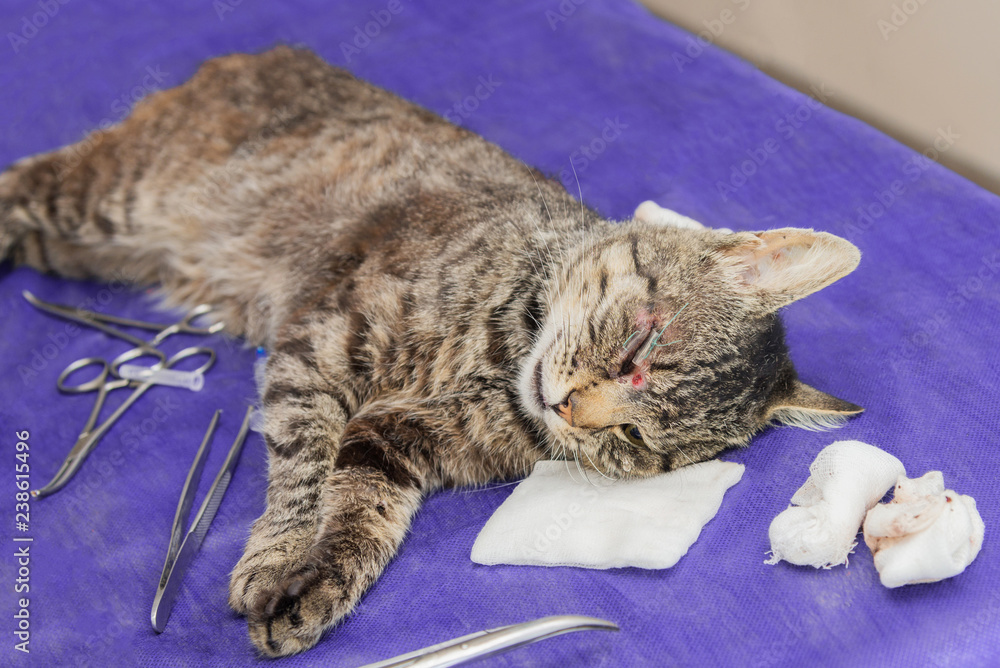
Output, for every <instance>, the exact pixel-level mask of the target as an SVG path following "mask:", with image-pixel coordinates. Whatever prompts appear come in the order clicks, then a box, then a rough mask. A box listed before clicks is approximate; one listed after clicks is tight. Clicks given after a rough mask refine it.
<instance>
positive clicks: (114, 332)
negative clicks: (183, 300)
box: [21, 290, 225, 368]
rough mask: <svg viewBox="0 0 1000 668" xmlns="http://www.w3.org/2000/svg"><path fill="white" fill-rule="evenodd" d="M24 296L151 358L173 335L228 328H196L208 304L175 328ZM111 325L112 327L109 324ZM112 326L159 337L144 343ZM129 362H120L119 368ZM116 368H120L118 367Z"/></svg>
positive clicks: (27, 295) (200, 306)
mask: <svg viewBox="0 0 1000 668" xmlns="http://www.w3.org/2000/svg"><path fill="white" fill-rule="evenodd" d="M21 294H22V295H23V296H24V298H25V299H27V300H28V303H29V304H31V305H32V306H34V307H35V308H37V309H39V310H42V311H45V312H46V313H51V314H52V315H55V316H58V317H60V318H64V319H66V320H72V321H74V322H79V323H81V324H83V325H87V326H89V327H93V328H94V329H99V330H101V331H102V332H104V333H105V334H109V335H111V336H114V337H116V338H119V339H122V340H123V341H128V342H129V343H131V344H132V345H134V346H136V347H137V348H142V349H143V350H150V351H155V352H150V353H149V354H151V355H157V353H159V350H157V349H156V346H158V345H160V343H162V342H163V340H164V339H166V338H167V337H168V336H170V335H172V334H201V335H205V334H215V333H216V332H219V331H220V330H222V328H223V327H224V326H225V324H224V323H221V322H216V323H213V324H211V325H209V326H208V327H196V326H195V325H194V324H192V323H193V322H194V321H195V320H196V319H197V318H200V317H201V316H203V315H205V314H207V313H210V312H211V311H212V306H211V305H209V304H200V305H198V306H195V307H194V308H193V309H192V310H191V311H190V312H189V313H188V314H187V315H185V316H184V317H183V318H181V319H180V320H179V321H177V322H175V323H174V324H172V325H164V324H162V323H157V322H147V321H145V320H132V319H131V318H119V317H118V316H114V315H107V314H105V313H96V312H94V311H87V310H85V309H81V308H72V307H70V306H62V305H60V304H53V303H51V302H47V301H44V300H41V299H39V298H38V297H36V296H35V295H33V294H31V293H30V292H28V291H27V290H23V291H22V292H21ZM107 323H110V324H107ZM111 324H114V325H122V326H123V327H135V328H137V329H147V330H151V331H155V332H158V333H157V335H156V336H154V337H153V339H152V340H150V341H144V340H143V339H140V338H139V337H138V336H132V335H131V334H129V333H127V332H123V331H121V330H120V329H115V328H114V327H111ZM139 356H140V355H135V356H134V357H132V358H130V359H134V358H135V357H139ZM126 361H128V360H124V359H122V360H120V361H119V365H120V364H122V363H123V362H126ZM116 368H117V366H116Z"/></svg>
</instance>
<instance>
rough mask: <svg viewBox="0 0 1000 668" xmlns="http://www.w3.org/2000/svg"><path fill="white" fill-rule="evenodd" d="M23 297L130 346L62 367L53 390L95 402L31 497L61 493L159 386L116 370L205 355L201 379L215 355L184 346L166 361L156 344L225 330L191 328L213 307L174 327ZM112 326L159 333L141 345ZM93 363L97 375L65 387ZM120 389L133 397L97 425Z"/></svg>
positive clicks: (153, 367)
mask: <svg viewBox="0 0 1000 668" xmlns="http://www.w3.org/2000/svg"><path fill="white" fill-rule="evenodd" d="M21 294H22V295H23V296H24V298H25V299H26V300H27V301H28V303H29V304H31V305H32V306H34V307H35V308H37V309H39V310H41V311H44V312H46V313H49V314H51V315H55V316H58V317H60V318H63V319H65V320H72V321H73V322H78V323H80V324H82V325H87V326H88V327H93V328H95V329H97V330H100V331H102V332H104V333H105V334H108V335H110V336H113V337H115V338H118V339H121V340H123V341H127V342H129V343H131V344H133V346H134V347H133V348H131V349H129V350H126V351H125V352H124V353H122V354H120V355H118V356H117V357H115V358H114V359H113V360H111V361H110V362H108V361H106V360H104V359H102V358H100V357H85V358H83V359H79V360H76V361H75V362H72V363H70V364H69V366H67V367H66V368H65V369H63V371H62V373H61V374H60V375H59V378H58V380H57V381H56V386H57V387H58V388H59V390H60V391H61V392H65V393H67V394H81V393H84V392H92V391H96V392H97V399H96V400H95V401H94V408H93V409H92V410H91V413H90V417H89V418H88V419H87V422H86V424H85V425H84V427H83V429H82V430H81V431H80V435H79V437H78V438H77V441H76V444H75V445H74V446H73V448H72V450H70V453H69V455H67V456H66V459H65V460H64V461H63V463H62V466H60V467H59V470H58V471H57V472H56V475H55V477H54V478H53V479H52V481H51V482H49V484H47V485H45V486H44V487H42V488H41V489H36V490H32V492H31V495H32V496H33V497H36V498H41V497H45V496H48V495H49V494H52V493H53V492H57V491H58V490H60V489H61V488H62V487H63V486H64V485H65V484H66V483H67V482H68V481H69V479H70V478H72V477H73V474H75V473H76V471H77V469H79V468H80V465H81V464H82V463H83V461H84V459H86V458H87V456H88V455H89V454H90V452H91V451H92V450H93V449H94V447H95V446H96V445H97V443H98V441H100V439H101V437H102V436H104V434H105V433H106V432H107V431H108V429H110V428H111V427H112V425H114V423H115V422H116V421H117V420H118V418H120V417H121V416H122V414H123V413H124V412H125V411H126V410H127V409H128V408H129V407H130V406H131V405H132V404H133V403H135V401H136V400H137V399H139V397H141V396H142V395H143V394H144V393H145V392H146V390H148V389H149V388H150V387H152V386H153V385H156V384H159V383H158V382H157V381H156V380H155V379H141V380H129V379H123V378H122V377H121V374H120V373H119V368H120V367H121V366H122V365H123V364H125V363H126V362H130V361H132V360H135V359H138V358H142V357H153V358H155V359H156V362H155V363H154V364H152V365H151V366H149V367H147V369H148V370H149V371H150V372H156V371H162V370H167V369H170V368H171V367H173V366H174V365H175V364H177V363H178V362H180V361H181V360H182V359H186V358H188V357H192V356H195V355H207V357H208V359H207V361H206V362H205V363H204V364H202V365H201V366H200V367H199V368H197V369H194V370H193V371H190V372H189V373H193V374H199V375H200V374H201V373H203V372H205V371H207V370H208V369H210V368H211V367H212V365H213V364H214V363H215V351H214V350H212V349H210V348H202V347H189V348H185V349H184V350H181V351H180V352H178V353H177V354H175V355H174V356H172V357H170V358H169V359H168V358H167V356H166V354H165V353H164V352H163V351H161V350H160V349H159V348H157V346H158V345H159V344H160V343H161V342H162V341H163V340H164V339H166V338H167V337H168V336H170V335H172V334H178V333H184V334H200V335H205V334H213V333H215V332H218V331H220V330H221V329H222V328H223V323H221V322H219V323H214V324H212V325H209V326H207V327H198V326H195V325H194V324H193V322H194V321H195V319H197V318H199V317H200V316H203V315H205V314H207V313H209V312H210V311H211V310H212V307H211V306H209V305H207V304H202V305H200V306H197V307H195V308H194V309H193V310H192V311H191V312H189V313H188V314H186V315H185V316H184V317H183V318H181V319H180V320H179V321H177V322H176V323H173V324H171V325H165V324H161V323H155V322H147V321H144V320H133V319H131V318H120V317H118V316H114V315H107V314H104V313H96V312H94V311H87V310H85V309H80V308H72V307H69V306H62V305H60V304H53V303H51V302H47V301H44V300H42V299H39V298H38V297H36V296H35V295H33V294H32V293H31V292H29V291H27V290H23V291H22V293H21ZM112 325H121V326H125V327H136V328H139V329H146V330H151V331H155V332H157V333H156V335H155V336H154V337H153V338H152V339H151V340H149V341H145V340H143V339H141V338H139V337H137V336H133V335H132V334H129V333H128V332H124V331H122V330H120V329H117V328H116V327H112ZM94 365H97V366H99V367H100V371H99V373H98V374H97V376H96V377H94V378H93V379H91V380H89V381H87V382H84V383H79V384H77V385H69V384H68V383H67V382H66V381H67V379H68V378H69V376H70V375H71V374H72V373H74V372H76V371H79V370H80V369H83V368H86V367H88V366H94ZM123 387H131V388H134V391H133V392H132V394H131V396H129V397H128V399H126V400H125V402H124V403H123V404H122V405H121V406H119V407H118V408H117V409H116V410H115V411H114V413H112V415H111V417H109V418H108V419H107V420H105V421H104V422H103V423H101V424H100V425H99V426H96V427H95V425H96V424H97V420H98V418H99V417H100V413H101V409H102V408H103V406H104V402H105V399H106V398H107V395H108V393H109V392H111V391H113V390H117V389H119V388H123Z"/></svg>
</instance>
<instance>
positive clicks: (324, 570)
mask: <svg viewBox="0 0 1000 668" xmlns="http://www.w3.org/2000/svg"><path fill="white" fill-rule="evenodd" d="M348 589H349V588H348V586H347V582H346V580H345V578H344V576H343V574H342V572H341V570H340V567H339V566H335V565H331V564H324V563H320V562H313V563H311V564H309V565H307V566H304V567H302V568H300V569H299V570H297V571H296V572H294V573H292V574H290V575H288V576H286V577H285V578H283V579H282V580H281V581H280V582H278V583H277V585H276V586H274V587H272V588H271V589H269V590H268V591H266V592H262V595H261V596H259V597H258V598H257V601H256V605H255V606H254V607H253V608H252V609H251V610H250V611H249V613H248V615H247V621H248V626H249V630H250V640H251V641H253V644H254V645H255V646H256V647H257V649H258V650H260V651H261V653H263V654H265V655H266V656H270V657H278V656H288V655H289V654H296V653H298V652H301V651H303V650H307V649H309V648H310V647H312V646H313V645H315V644H316V643H317V642H318V641H319V639H320V637H321V636H322V635H323V632H324V631H325V630H326V629H328V628H329V627H331V626H333V624H335V623H336V622H337V621H339V620H340V619H341V618H342V617H343V616H344V615H346V614H347V613H348V612H350V610H351V608H352V607H353V606H354V602H355V600H354V599H355V597H353V596H351V595H350V594H349V593H348Z"/></svg>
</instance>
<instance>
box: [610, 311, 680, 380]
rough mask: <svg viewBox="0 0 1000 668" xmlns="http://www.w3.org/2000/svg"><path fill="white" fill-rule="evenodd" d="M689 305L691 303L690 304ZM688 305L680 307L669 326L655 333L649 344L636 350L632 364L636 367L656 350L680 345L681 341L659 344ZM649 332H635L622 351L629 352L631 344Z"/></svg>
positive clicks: (644, 330) (646, 330) (666, 325)
mask: <svg viewBox="0 0 1000 668" xmlns="http://www.w3.org/2000/svg"><path fill="white" fill-rule="evenodd" d="M689 303H690V302H688V304H689ZM688 304H684V306H682V307H680V309H678V311H677V313H675V314H674V317H672V318H671V319H670V320H668V321H667V324H665V325H664V326H663V327H661V328H660V330H659V331H658V332H655V333H654V334H653V336H652V337H651V338H650V339H649V343H647V344H645V345H642V344H640V346H639V349H638V350H636V353H635V356H633V357H632V364H635V365H636V366H638V365H639V362H641V361H642V360H644V359H646V358H647V357H649V356H650V354H652V352H653V349H654V348H659V347H666V346H672V345H673V344H675V343H680V339H677V340H676V341H671V342H669V343H659V340H660V337H662V336H663V333H664V332H665V331H667V327H670V325H671V324H673V322H674V320H676V319H677V316H679V315H680V314H681V311H683V310H684V309H686V308H687V306H688ZM649 331H650V330H649V329H640V330H637V331H635V332H633V333H632V335H631V336H630V337H628V339H627V340H626V341H625V345H624V346H622V350H625V351H627V350H628V349H629V344H630V343H631V342H632V340H633V339H634V338H635V337H636V336H637V335H639V334H648V333H649Z"/></svg>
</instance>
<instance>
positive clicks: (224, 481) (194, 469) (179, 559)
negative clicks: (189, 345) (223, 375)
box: [150, 407, 253, 633]
mask: <svg viewBox="0 0 1000 668" xmlns="http://www.w3.org/2000/svg"><path fill="white" fill-rule="evenodd" d="M221 414H222V411H221V410H218V411H215V415H214V416H213V417H212V422H211V423H210V424H209V425H208V431H207V432H205V438H204V439H203V440H202V442H201V447H200V448H198V454H197V455H195V458H194V464H192V465H191V469H190V470H189V471H188V475H187V479H186V480H185V481H184V487H183V489H181V500H180V502H179V503H178V504H177V511H176V512H175V513H174V523H173V527H172V528H171V531H170V546H169V547H168V548H167V560H166V562H165V563H164V564H163V573H162V574H161V575H160V583H159V585H158V586H157V588H156V598H154V599H153V610H152V612H151V613H150V621H151V622H152V624H153V629H154V630H155V631H156V632H157V633H163V629H165V628H166V626H167V620H168V619H170V612H171V610H173V608H174V601H175V600H176V598H177V590H178V589H179V588H180V585H181V580H182V579H183V578H184V571H185V570H187V567H188V566H189V565H191V561H192V560H193V559H194V555H195V554H197V552H198V549H199V548H200V547H201V542H202V541H203V540H204V539H205V534H206V533H208V527H209V526H210V525H211V524H212V520H213V519H214V518H215V513H216V511H217V510H218V509H219V505H220V504H221V503H222V497H223V496H225V494H226V489H228V487H229V481H230V480H231V479H232V477H233V469H235V468H236V461H237V460H238V459H239V457H240V452H241V451H242V450H243V443H244V441H246V436H247V431H248V430H249V428H250V416H251V415H252V414H253V408H252V407H251V408H248V409H247V412H246V415H245V416H244V418H243V425H242V426H241V427H240V431H239V433H238V434H237V435H236V440H235V441H233V445H232V447H230V448H229V454H228V455H226V461H225V463H224V464H223V465H222V468H221V469H219V473H218V475H216V477H215V482H213V483H212V488H211V489H209V490H208V496H206V497H205V500H204V501H203V502H202V504H201V508H199V509H198V514H197V515H195V518H194V522H192V524H191V526H190V527H189V528H188V530H187V534H186V535H184V540H183V542H181V535H182V534H183V533H184V522H185V520H187V516H188V514H189V513H190V512H191V505H192V503H194V493H195V491H196V490H197V489H198V482H199V481H200V480H201V472H202V470H203V469H204V468H205V460H206V459H207V458H208V451H209V448H210V447H211V446H210V443H211V442H212V435H213V434H214V433H215V427H216V425H217V424H218V423H219V415H221Z"/></svg>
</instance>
